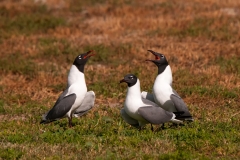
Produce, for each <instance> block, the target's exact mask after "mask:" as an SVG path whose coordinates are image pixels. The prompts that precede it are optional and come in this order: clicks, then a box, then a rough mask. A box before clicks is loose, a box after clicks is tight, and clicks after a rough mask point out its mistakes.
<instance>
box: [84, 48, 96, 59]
mask: <svg viewBox="0 0 240 160" xmlns="http://www.w3.org/2000/svg"><path fill="white" fill-rule="evenodd" d="M92 52H93V50H91V51H88V52H87V53H86V54H85V55H84V57H83V59H86V58H88V57H91V56H94V55H95V54H94V53H92Z"/></svg>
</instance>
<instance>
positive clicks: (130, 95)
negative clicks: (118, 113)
mask: <svg viewBox="0 0 240 160" xmlns="http://www.w3.org/2000/svg"><path fill="white" fill-rule="evenodd" d="M142 106H144V103H143V102H142V99H141V91H140V82H139V80H138V81H137V83H136V84H135V85H134V86H132V87H128V91H127V96H126V99H125V102H124V109H125V111H126V113H127V114H128V115H129V116H130V117H132V118H134V119H136V120H138V121H143V122H145V120H144V119H143V118H142V117H141V116H140V115H139V114H138V109H139V108H140V107H142ZM145 106H146V105H145Z"/></svg>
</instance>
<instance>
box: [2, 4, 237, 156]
mask: <svg viewBox="0 0 240 160" xmlns="http://www.w3.org/2000/svg"><path fill="white" fill-rule="evenodd" d="M239 22H240V1H238V0H231V1H219V0H201V1H200V0H172V1H168V0H148V1H144V0H138V1H137V0H132V1H130V0H116V1H115V0H101V1H96V0H89V1H86V2H82V1H77V0H70V1H64V0H19V1H15V0H2V1H0V48H1V49H0V56H1V58H0V97H1V98H0V128H1V131H0V142H1V145H0V157H1V159H238V158H239V157H240V147H239V146H240V145H239V144H240V126H239V124H240V111H239V107H240V50H239V48H240V41H239V39H240V23H239ZM148 49H151V50H154V51H157V52H160V53H163V54H165V56H166V57H167V59H168V60H169V64H170V65H171V68H172V72H173V87H174V88H175V90H177V92H178V93H179V94H180V96H181V97H182V98H183V99H184V101H185V103H186V104H187V105H188V107H189V110H190V112H191V113H192V114H193V116H194V119H195V121H194V122H193V123H189V124H187V123H186V124H185V125H184V126H172V125H171V124H167V127H166V129H164V130H162V129H161V128H160V126H157V125H155V126H154V132H152V131H151V129H150V125H147V126H146V128H145V129H143V130H141V131H139V130H137V129H135V128H133V127H131V126H130V125H128V124H127V123H125V122H124V121H123V119H122V118H121V116H120V109H121V108H122V107H123V102H124V98H125V95H126V89H127V86H126V84H119V81H120V80H121V79H122V78H123V77H124V75H126V74H128V73H134V74H136V75H137V76H138V78H139V79H140V81H141V90H145V91H148V92H151V91H152V86H153V82H154V79H155V77H156V75H157V68H156V67H155V66H154V64H152V63H150V62H145V60H146V59H151V58H154V57H153V56H152V55H151V54H150V53H149V52H147V50H148ZM88 50H94V51H95V53H96V55H95V56H94V57H91V58H90V60H89V61H88V63H87V64H86V67H85V77H86V83H87V86H88V90H93V91H94V92H95V93H96V102H95V107H94V108H93V109H92V110H91V111H90V112H89V113H88V114H87V115H86V116H83V117H81V118H74V119H73V125H74V126H73V127H72V128H68V126H67V124H68V123H67V119H62V120H59V121H56V122H53V123H50V124H47V125H40V124H39V122H40V121H41V116H42V114H44V113H45V112H46V111H48V110H49V109H50V108H51V107H52V106H53V104H54V103H55V101H56V99H57V98H58V96H59V95H60V94H61V92H62V91H63V90H64V89H65V87H66V82H67V74H68V71H69V68H70V67H71V65H72V62H73V60H74V58H75V57H76V56H77V55H78V54H80V53H84V52H86V51H88Z"/></svg>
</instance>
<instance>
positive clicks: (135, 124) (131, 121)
mask: <svg viewBox="0 0 240 160" xmlns="http://www.w3.org/2000/svg"><path fill="white" fill-rule="evenodd" d="M120 113H121V116H122V118H123V119H124V120H125V122H127V123H128V124H130V125H131V126H133V127H139V123H138V121H137V120H136V119H133V118H132V117H130V116H129V115H128V114H127V113H126V112H125V110H124V108H123V109H121V112H120Z"/></svg>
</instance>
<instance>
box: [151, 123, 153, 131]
mask: <svg viewBox="0 0 240 160" xmlns="http://www.w3.org/2000/svg"><path fill="white" fill-rule="evenodd" d="M151 130H152V131H153V125H152V123H151Z"/></svg>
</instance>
